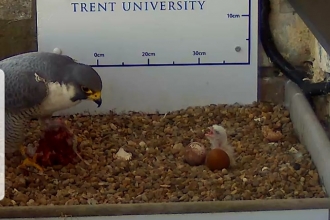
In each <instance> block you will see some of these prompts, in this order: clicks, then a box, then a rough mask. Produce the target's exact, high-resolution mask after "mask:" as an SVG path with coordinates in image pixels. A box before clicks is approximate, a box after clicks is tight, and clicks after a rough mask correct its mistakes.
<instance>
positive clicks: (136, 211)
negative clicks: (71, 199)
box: [0, 198, 330, 219]
mask: <svg viewBox="0 0 330 220" xmlns="http://www.w3.org/2000/svg"><path fill="white" fill-rule="evenodd" d="M329 208H330V200H329V199H326V198H325V199H274V200H273V199H272V200H247V201H244V200H243V201H220V202H182V203H181V202H180V203H142V204H104V205H101V204H100V205H69V206H63V205H62V206H20V207H1V208H0V218H1V219H4V218H9V219H10V218H49V217H60V216H70V217H84V216H121V215H157V214H192V213H221V212H253V211H277V210H306V209H329Z"/></svg>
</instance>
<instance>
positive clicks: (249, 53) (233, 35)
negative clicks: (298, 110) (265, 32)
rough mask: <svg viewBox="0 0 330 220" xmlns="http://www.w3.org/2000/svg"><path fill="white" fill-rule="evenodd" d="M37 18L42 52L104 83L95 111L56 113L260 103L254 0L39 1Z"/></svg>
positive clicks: (85, 107) (87, 107)
mask: <svg viewBox="0 0 330 220" xmlns="http://www.w3.org/2000/svg"><path fill="white" fill-rule="evenodd" d="M37 19H38V22H37V24H38V47H39V51H47V52H53V51H56V52H59V51H61V52H62V54H64V55H69V56H71V57H72V58H74V59H75V60H77V61H78V62H81V63H85V64H88V65H91V66H92V67H93V68H95V70H96V71H97V72H98V73H99V74H100V76H101V77H102V80H103V91H102V98H103V104H102V106H101V107H100V108H97V107H96V105H95V104H94V103H93V102H85V103H81V104H79V105H78V106H76V107H74V108H72V109H69V110H66V111H64V112H61V114H71V113H77V112H80V113H82V112H86V111H87V112H90V113H91V114H102V113H108V112H109V110H115V111H117V112H122V111H142V112H148V113H152V112H156V111H159V112H161V113H165V112H168V111H172V110H178V109H181V108H186V107H188V106H199V105H208V104H233V103H236V102H237V103H242V104H249V103H252V102H253V101H256V100H257V68H258V65H257V41H258V1H256V0H221V1H220V0H189V1H188V0H186V1H184V0H172V1H161V0H159V1H143V0H141V1H117V0H114V1H101V0H94V1H90V0H82V1H73V0H38V1H37Z"/></svg>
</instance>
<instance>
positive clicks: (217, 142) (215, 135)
mask: <svg viewBox="0 0 330 220" xmlns="http://www.w3.org/2000/svg"><path fill="white" fill-rule="evenodd" d="M208 129H209V132H208V133H206V134H205V136H206V138H207V139H208V140H209V141H210V143H211V149H215V148H220V149H222V150H223V151H225V152H226V153H227V154H228V156H229V159H230V165H231V166H235V165H236V160H235V153H234V148H233V146H231V145H230V144H228V139H227V132H226V129H225V128H224V127H222V126H221V125H212V126H211V127H209V128H208Z"/></svg>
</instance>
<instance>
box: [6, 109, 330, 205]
mask: <svg viewBox="0 0 330 220" xmlns="http://www.w3.org/2000/svg"><path fill="white" fill-rule="evenodd" d="M65 119H66V120H67V121H68V123H69V124H70V129H72V131H73V132H74V134H75V135H76V136H78V137H79V138H80V139H81V142H82V143H88V144H83V145H82V148H81V149H80V151H81V156H82V157H83V158H84V159H85V160H86V161H88V162H89V163H90V165H87V164H85V163H84V162H82V161H81V162H79V163H78V164H76V165H72V164H69V165H68V166H65V167H61V166H57V167H54V168H46V169H45V172H44V174H43V175H42V176H41V175H39V174H37V173H35V172H33V171H31V172H30V173H28V174H27V175H26V173H25V172H22V171H21V170H19V169H18V168H16V167H17V166H18V165H19V164H20V162H21V159H22V158H21V157H20V155H19V153H14V154H13V155H12V156H11V157H7V158H6V165H7V166H6V185H7V186H10V187H7V188H6V193H5V199H4V200H2V201H0V205H1V206H26V205H77V204H91V205H93V204H103V203H111V204H115V203H146V202H148V203H150V202H189V201H191V202H192V201H218V200H225V201H231V200H255V199H288V198H323V197H326V194H325V192H324V190H323V188H322V186H321V185H320V181H319V175H318V172H317V170H316V168H315V165H314V164H313V162H312V161H311V157H310V155H309V154H308V151H307V150H306V149H304V147H303V146H302V145H301V144H300V143H299V142H298V140H297V138H296V135H295V134H294V129H293V125H292V122H291V121H290V116H289V112H288V111H287V110H285V108H284V107H283V106H280V105H273V104H270V103H254V104H252V105H246V106H240V105H209V106H202V107H189V108H187V109H182V110H179V111H174V112H169V113H168V114H166V116H164V115H159V114H156V115H149V114H142V113H128V114H120V115H117V114H115V113H110V114H108V115H103V116H82V115H74V116H72V117H67V118H65ZM213 124H221V125H222V126H223V127H224V128H226V129H227V130H228V141H229V143H230V144H231V145H232V146H233V148H234V150H235V153H236V156H237V164H236V166H235V167H232V168H228V169H223V170H219V171H215V172H212V171H210V170H209V169H208V168H207V167H206V166H205V165H201V166H196V167H191V166H189V165H188V164H186V163H184V161H183V157H184V146H187V145H188V144H189V143H190V142H192V141H196V142H200V143H202V144H203V145H204V146H206V149H207V151H209V150H210V143H209V142H208V140H206V138H205V137H204V131H206V129H207V127H209V126H211V125H213ZM264 126H268V127H269V128H270V129H274V130H276V131H280V132H281V133H282V135H283V138H282V139H281V140H280V141H278V142H276V143H271V144H269V141H268V140H265V138H264V136H263V133H262V127H264ZM39 130H40V127H39V124H38V122H37V121H32V122H31V125H30V127H29V128H28V129H27V130H26V133H27V138H26V144H29V143H34V142H35V141H36V140H38V138H39V136H38V135H40V134H39ZM121 147H123V148H124V149H125V151H127V152H129V153H131V154H132V160H131V161H116V160H113V159H112V158H113V154H114V153H116V152H117V151H118V150H119V148H121ZM294 149H295V150H294ZM296 151H299V153H301V156H300V157H299V158H298V157H297V156H295V154H296Z"/></svg>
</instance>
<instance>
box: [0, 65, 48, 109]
mask: <svg viewBox="0 0 330 220" xmlns="http://www.w3.org/2000/svg"><path fill="white" fill-rule="evenodd" d="M0 69H1V63H0ZM3 71H4V73H5V107H6V110H8V111H20V110H22V109H27V108H32V107H34V106H37V105H39V104H41V102H42V101H43V100H44V99H45V97H46V96H47V87H46V84H45V82H43V81H42V79H41V80H40V78H39V77H38V75H36V74H38V73H35V72H25V71H21V72H11V71H10V70H5V69H4V70H3Z"/></svg>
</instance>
